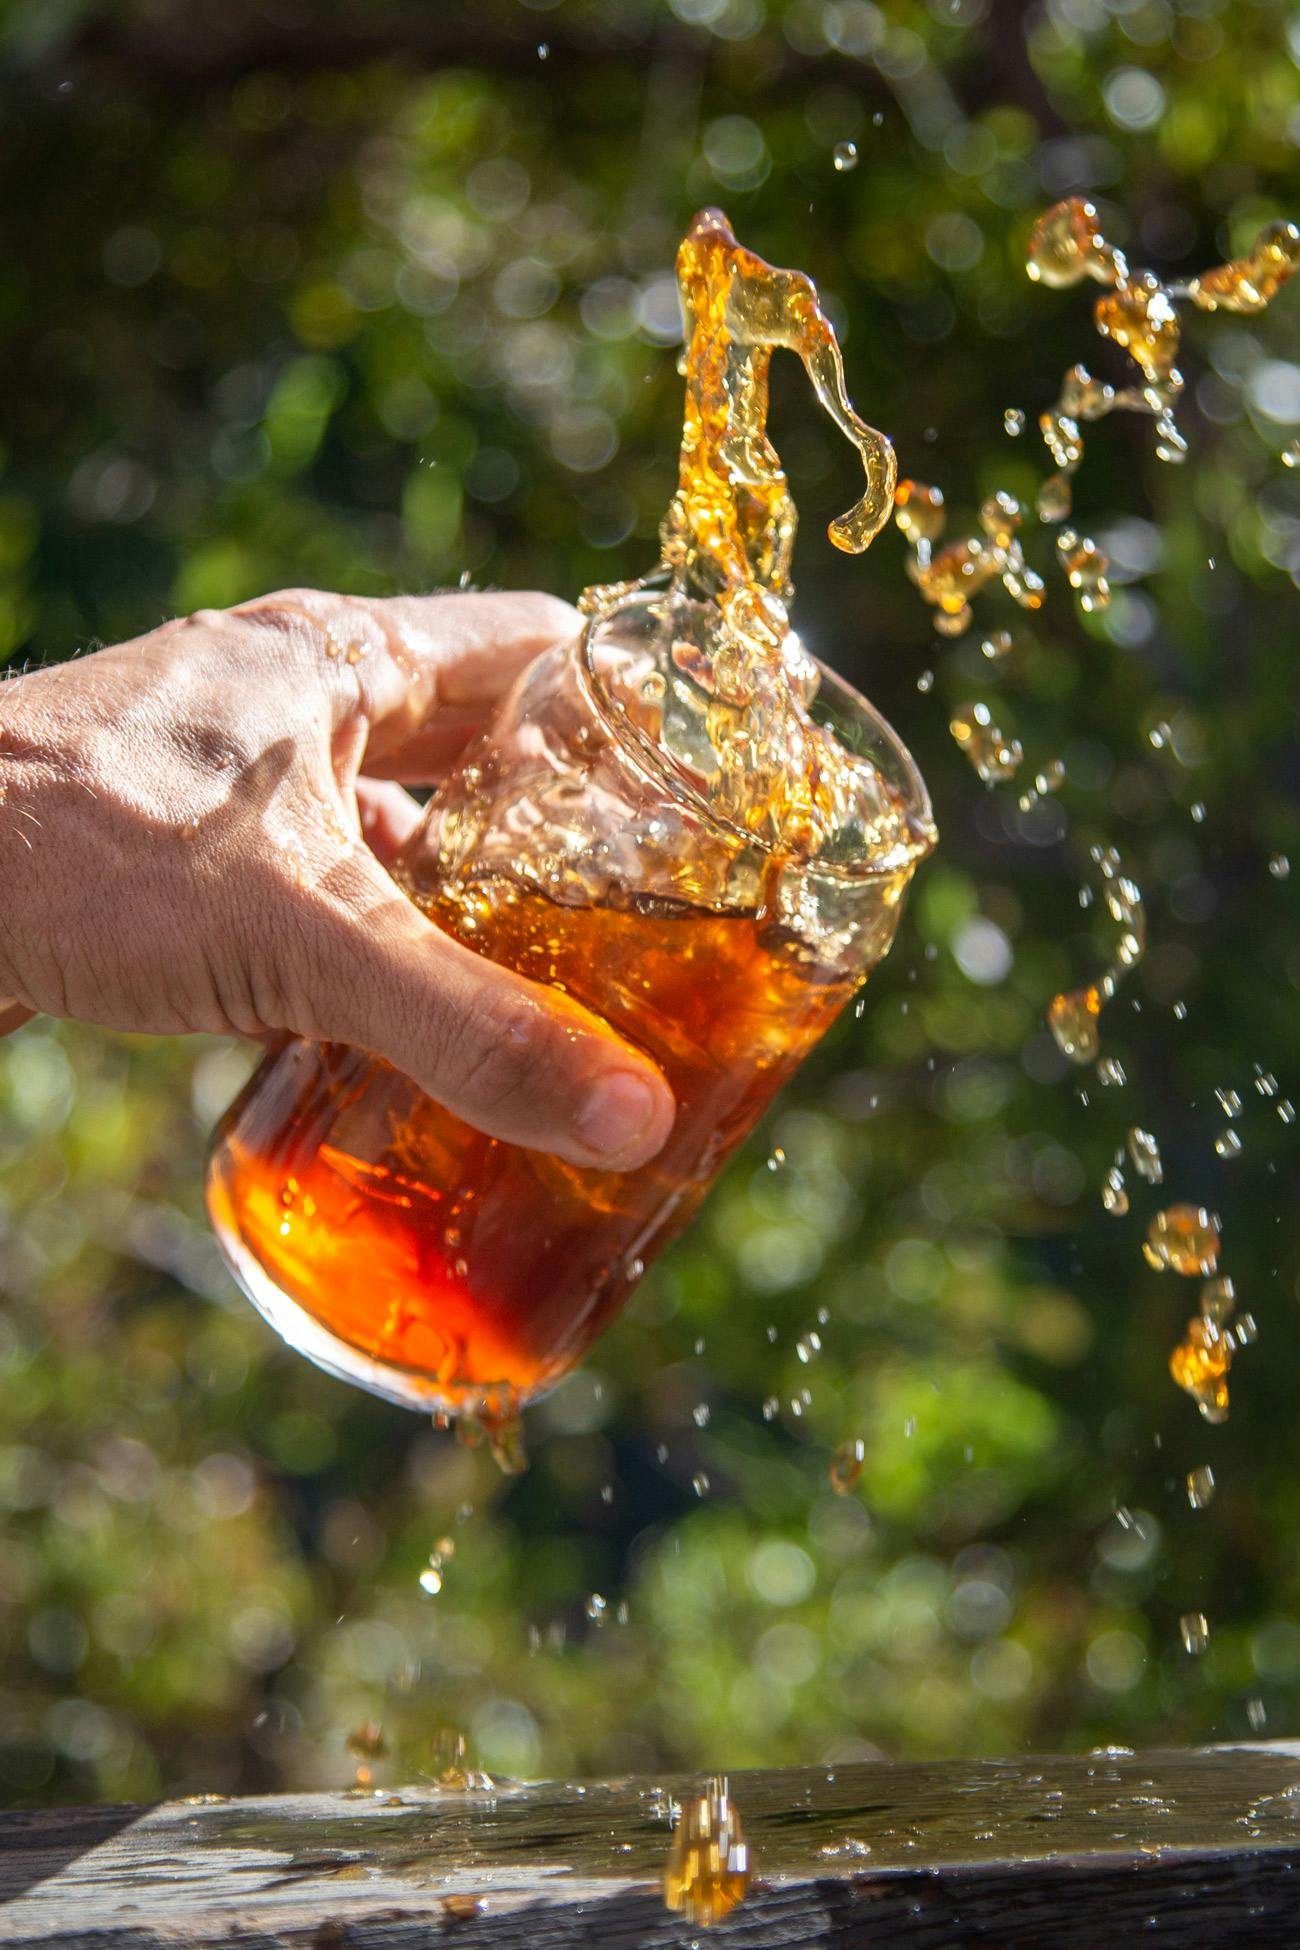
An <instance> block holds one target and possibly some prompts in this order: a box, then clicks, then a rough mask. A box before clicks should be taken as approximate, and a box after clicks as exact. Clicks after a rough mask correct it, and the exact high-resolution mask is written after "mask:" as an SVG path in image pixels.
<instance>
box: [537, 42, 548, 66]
mask: <svg viewBox="0 0 1300 1950" xmlns="http://www.w3.org/2000/svg"><path fill="white" fill-rule="evenodd" d="M537 58H538V60H539V61H549V60H550V58H551V48H550V43H549V42H548V41H538V43H537Z"/></svg>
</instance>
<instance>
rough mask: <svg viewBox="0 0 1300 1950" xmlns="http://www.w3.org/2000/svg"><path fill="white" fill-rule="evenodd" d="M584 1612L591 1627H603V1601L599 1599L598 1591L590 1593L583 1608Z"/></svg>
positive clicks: (604, 1608)
mask: <svg viewBox="0 0 1300 1950" xmlns="http://www.w3.org/2000/svg"><path fill="white" fill-rule="evenodd" d="M584 1610H585V1611H586V1614H587V1617H588V1618H589V1619H590V1620H591V1622H592V1624H593V1625H603V1624H604V1623H605V1610H606V1607H605V1600H604V1599H603V1598H602V1597H601V1595H600V1593H599V1591H593V1592H592V1594H591V1596H590V1597H589V1598H588V1600H587V1602H586V1605H585V1606H584Z"/></svg>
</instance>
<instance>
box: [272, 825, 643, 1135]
mask: <svg viewBox="0 0 1300 1950" xmlns="http://www.w3.org/2000/svg"><path fill="white" fill-rule="evenodd" d="M292 939H293V940H294V942H295V947H294V949H293V951H292V952H293V959H294V962H295V967H294V969H293V970H292V971H290V973H289V980H288V981H287V983H286V988H287V992H288V994H289V996H291V997H293V998H296V999H297V1006H296V1007H292V1008H291V1013H292V1014H296V1015H298V1016H299V1018H300V1020H298V1021H291V1022H289V1023H288V1025H287V1026H288V1027H289V1028H290V1029H293V1030H296V1031H297V1033H298V1034H300V1035H307V1036H311V1037H318V1038H322V1039H324V1040H325V1041H328V1042H340V1043H349V1044H352V1045H353V1046H355V1047H357V1048H360V1049H367V1050H371V1051H373V1052H374V1054H375V1055H377V1056H381V1057H383V1058H385V1059H386V1061H388V1062H389V1063H391V1064H393V1065H394V1066H395V1067H396V1068H397V1069H399V1070H402V1071H404V1072H405V1073H406V1075H407V1076H409V1077H410V1078H412V1080H413V1081H414V1082H415V1083H417V1084H418V1085H419V1086H420V1088H421V1089H422V1090H425V1091H427V1092H428V1094H429V1095H430V1096H431V1097H433V1098H436V1100H437V1101H438V1102H439V1103H441V1104H445V1105H446V1106H447V1108H448V1110H450V1111H453V1112H454V1113H455V1115H456V1116H457V1117H462V1118H464V1120H465V1122H466V1123H468V1124H473V1125H474V1126H475V1127H476V1129H478V1130H481V1131H486V1132H487V1133H488V1134H489V1136H491V1137H498V1138H505V1139H507V1140H508V1141H509V1142H510V1143H512V1144H521V1145H525V1146H527V1147H528V1148H529V1149H530V1150H534V1151H550V1152H554V1153H556V1154H557V1155H558V1156H560V1157H562V1158H567V1159H568V1160H569V1161H570V1162H571V1163H573V1164H577V1165H586V1166H598V1167H600V1168H602V1169H603V1170H606V1171H630V1170H632V1169H634V1168H635V1167H636V1166H637V1165H641V1164H644V1163H645V1162H646V1160H647V1159H649V1158H652V1157H653V1156H654V1155H655V1153H656V1152H657V1151H658V1150H660V1149H661V1147H662V1146H663V1144H664V1143H665V1141H666V1139H667V1137H668V1133H669V1131H670V1130H671V1128H672V1123H673V1116H674V1109H675V1106H674V1103H673V1097H672V1092H671V1091H670V1090H669V1088H668V1085H667V1084H666V1083H665V1081H664V1079H663V1077H662V1076H661V1075H660V1073H659V1071H658V1070H657V1069H656V1068H655V1067H654V1065H653V1064H652V1063H651V1062H650V1061H649V1060H648V1059H647V1058H646V1057H644V1056H642V1055H641V1054H640V1052H639V1051H637V1050H635V1049H634V1048H633V1047H632V1046H631V1044H629V1043H625V1042H624V1041H623V1040H622V1038H621V1037H619V1036H617V1035H616V1034H615V1033H614V1031H613V1030H612V1029H610V1028H609V1027H608V1026H607V1025H606V1024H605V1023H603V1022H601V1021H600V1019H599V1018H598V1017H597V1016H594V1015H592V1014H591V1013H590V1011H588V1010H586V1009H584V1008H582V1007H581V1006H580V1005H579V1004H577V1003H576V1002H572V1001H570V1000H569V998H568V997H567V996H564V995H561V994H560V993H559V992H558V991H556V990H554V989H549V988H545V987H543V986H541V985H540V984H538V983H534V982H529V981H526V980H525V979H524V978H523V977H522V976H519V975H515V974H513V973H512V972H511V971H510V970H509V969H505V968H502V967H500V966H499V965H498V964H497V963H495V962H491V961H488V960H487V959H486V957H485V956H483V955H479V954H475V953H474V952H473V951H472V950H471V949H469V948H465V947H463V946H462V945H461V944H460V942H458V941H455V940H453V938H452V937H451V936H450V935H448V934H445V933H444V932H443V931H442V930H441V929H440V928H436V927H434V926H433V925H432V923H431V922H429V921H427V920H426V919H425V917H424V916H423V915H422V914H421V913H420V911H419V909H418V908H416V907H415V906H413V904H412V903H411V902H410V901H409V900H408V899H407V898H406V897H405V896H404V895H403V894H401V893H400V892H399V891H398V889H397V888H396V887H395V886H394V884H393V882H392V881H391V880H390V879H389V877H388V875H387V874H386V873H385V872H384V870H383V868H382V867H381V866H380V865H379V863H378V861H377V860H375V859H374V858H373V856H370V855H368V854H366V853H365V852H363V851H362V850H361V849H357V850H356V851H355V852H354V853H353V855H352V857H351V859H350V860H349V861H348V863H347V865H346V866H345V867H342V868H340V869H339V870H338V872H337V873H335V874H333V875H331V876H329V877H328V879H327V881H326V882H325V883H323V884H321V885H318V887H317V889H316V896H315V898H314V899H313V900H312V901H311V903H310V906H309V908H308V909H307V911H306V912H302V911H301V910H300V911H299V912H298V914H296V915H295V927H294V929H293V931H292Z"/></svg>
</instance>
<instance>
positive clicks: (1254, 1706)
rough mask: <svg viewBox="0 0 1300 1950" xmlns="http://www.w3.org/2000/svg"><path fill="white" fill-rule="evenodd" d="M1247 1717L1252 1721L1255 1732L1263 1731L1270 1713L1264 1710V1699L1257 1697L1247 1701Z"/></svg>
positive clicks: (1252, 1729) (1252, 1728)
mask: <svg viewBox="0 0 1300 1950" xmlns="http://www.w3.org/2000/svg"><path fill="white" fill-rule="evenodd" d="M1246 1718H1247V1719H1248V1720H1249V1721H1250V1725H1251V1731H1252V1732H1253V1733H1262V1732H1263V1730H1264V1725H1265V1723H1266V1721H1267V1719H1268V1714H1267V1713H1266V1712H1265V1711H1264V1702H1263V1700H1262V1699H1258V1698H1256V1699H1248V1700H1247V1701H1246Z"/></svg>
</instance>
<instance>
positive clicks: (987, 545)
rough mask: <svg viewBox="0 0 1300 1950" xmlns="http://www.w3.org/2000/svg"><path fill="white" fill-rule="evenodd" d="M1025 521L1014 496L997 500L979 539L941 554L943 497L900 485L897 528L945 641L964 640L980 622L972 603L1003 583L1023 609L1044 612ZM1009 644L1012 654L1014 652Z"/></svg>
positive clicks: (914, 484) (989, 506)
mask: <svg viewBox="0 0 1300 1950" xmlns="http://www.w3.org/2000/svg"><path fill="white" fill-rule="evenodd" d="M1023 519H1024V515H1023V511H1022V509H1021V506H1020V503H1019V502H1018V501H1017V500H1016V498H1015V496H1014V495H1011V494H1004V493H1002V492H1000V491H999V492H998V493H997V494H992V495H990V496H989V498H988V499H987V500H986V501H985V502H984V504H983V506H982V507H981V508H980V514H979V533H978V534H975V535H967V536H963V537H962V539H961V540H960V541H956V542H949V543H948V544H947V545H946V546H945V547H944V548H941V549H939V550H938V551H937V553H936V551H935V547H934V544H935V543H936V542H937V541H938V540H939V538H940V537H941V536H942V534H943V530H944V524H945V520H946V515H945V511H944V504H943V495H942V494H941V493H940V491H939V489H938V488H937V487H930V486H928V485H927V484H926V483H925V482H924V481H913V480H906V481H900V482H899V484H898V487H897V490H896V491H895V494H894V522H895V525H896V527H897V528H898V529H899V531H900V533H901V534H902V536H903V539H904V541H905V542H906V543H907V544H908V547H909V550H910V553H909V555H908V558H907V573H908V575H909V576H910V577H911V579H912V581H913V582H914V583H915V584H916V586H917V588H918V589H919V590H920V592H921V595H922V597H923V598H924V600H925V601H926V602H927V603H929V604H930V605H931V607H932V608H933V609H934V611H935V618H934V627H935V629H936V630H938V632H939V634H940V635H941V636H960V635H961V634H962V632H963V631H964V630H967V629H969V627H970V625H971V623H972V621H973V620H974V611H973V610H972V608H971V599H972V597H974V596H977V595H978V594H979V592H980V591H981V589H984V588H987V586H988V585H989V583H991V582H1000V583H1001V584H1002V587H1003V588H1004V589H1005V590H1006V591H1007V594H1008V595H1009V596H1011V597H1012V598H1013V599H1014V600H1015V601H1016V602H1017V603H1019V604H1020V607H1021V608H1022V609H1031V610H1032V609H1041V608H1042V604H1043V581H1042V577H1041V576H1039V575H1038V574H1037V572H1036V571H1035V570H1033V569H1031V568H1030V567H1029V565H1028V563H1027V562H1026V561H1025V552H1024V549H1023V547H1022V546H1021V542H1020V536H1019V529H1020V524H1021V522H1022V521H1023ZM1009 647H1010V646H1009V644H1008V648H1009Z"/></svg>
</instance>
